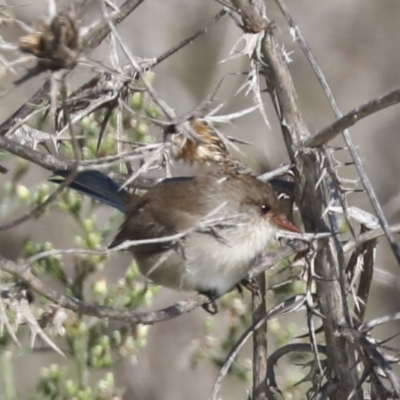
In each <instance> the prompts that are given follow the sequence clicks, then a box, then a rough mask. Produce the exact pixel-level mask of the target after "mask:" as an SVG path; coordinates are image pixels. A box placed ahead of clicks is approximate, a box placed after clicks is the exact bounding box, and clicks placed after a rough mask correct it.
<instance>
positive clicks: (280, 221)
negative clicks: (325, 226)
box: [272, 214, 301, 233]
mask: <svg viewBox="0 0 400 400" xmlns="http://www.w3.org/2000/svg"><path fill="white" fill-rule="evenodd" d="M272 221H273V222H274V223H275V224H276V225H277V226H278V227H279V228H282V229H286V230H287V231H291V232H296V233H301V230H300V229H299V228H298V227H297V226H296V225H295V224H293V223H292V222H290V221H289V220H288V219H287V218H286V217H285V216H284V215H283V214H278V215H277V216H275V217H273V218H272Z"/></svg>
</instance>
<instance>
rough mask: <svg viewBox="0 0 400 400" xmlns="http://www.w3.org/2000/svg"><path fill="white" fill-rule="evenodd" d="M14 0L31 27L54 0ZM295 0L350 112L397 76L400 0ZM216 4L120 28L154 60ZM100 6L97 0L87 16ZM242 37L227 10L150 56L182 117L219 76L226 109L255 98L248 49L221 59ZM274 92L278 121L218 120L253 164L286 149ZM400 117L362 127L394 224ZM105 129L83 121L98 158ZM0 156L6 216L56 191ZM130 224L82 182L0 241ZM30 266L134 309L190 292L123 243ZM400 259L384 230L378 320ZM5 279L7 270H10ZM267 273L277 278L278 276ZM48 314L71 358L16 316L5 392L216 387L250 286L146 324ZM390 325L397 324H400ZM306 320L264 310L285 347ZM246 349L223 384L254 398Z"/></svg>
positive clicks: (0, 376)
mask: <svg viewBox="0 0 400 400" xmlns="http://www.w3.org/2000/svg"><path fill="white" fill-rule="evenodd" d="M11 3H12V4H11ZM64 3H65V2H64ZM93 3H95V2H93ZM8 4H9V5H12V6H17V7H15V8H13V9H11V10H10V12H11V13H12V14H13V15H15V16H16V17H17V18H18V19H20V20H22V21H24V22H25V23H26V24H29V25H35V24H37V23H38V21H39V20H40V18H42V16H43V15H46V14H47V4H46V2H45V1H42V0H36V1H35V2H32V3H31V4H27V3H26V2H25V1H23V0H13V1H12V2H8ZM60 4H62V2H60ZM266 5H267V7H268V14H269V15H270V17H271V18H272V19H273V20H274V21H275V23H276V26H277V28H276V32H275V34H276V36H277V38H278V40H279V41H282V42H284V43H285V48H286V51H287V52H291V58H292V60H293V61H292V63H291V64H290V66H289V67H290V70H291V73H292V75H293V79H294V82H295V85H296V89H297V91H298V94H299V104H300V108H301V110H302V112H303V115H304V117H305V119H306V122H307V123H308V125H309V127H310V130H311V132H317V131H318V130H320V129H321V128H323V127H325V126H327V125H328V124H329V123H331V122H332V121H333V119H334V117H333V114H332V112H331V111H330V108H329V105H328V103H327V101H326V100H325V97H324V95H323V92H322V90H321V88H320V86H319V85H318V83H317V80H316V79H315V77H314V75H313V72H312V71H311V68H310V67H309V65H308V63H307V62H306V60H305V58H304V56H303V55H302V54H301V52H300V50H299V49H298V47H297V45H296V44H295V43H293V41H292V39H291V37H290V34H289V30H288V27H287V25H286V23H285V22H284V21H283V19H282V16H281V15H280V14H279V12H278V10H277V9H276V5H275V3H274V2H273V1H271V0H267V1H266ZM287 5H288V7H289V8H290V10H291V12H292V15H293V17H294V18H295V20H296V22H297V24H298V25H299V27H300V29H301V30H302V32H303V35H304V36H305V38H306V40H307V41H308V44H309V45H310V47H311V49H312V51H313V52H314V54H315V56H316V58H317V60H318V62H319V63H320V66H321V68H322V69H323V71H324V73H325V74H326V76H327V79H328V81H329V83H330V84H331V86H332V88H333V90H334V93H335V95H336V97H337V100H338V102H339V105H340V107H341V109H342V110H343V111H344V112H346V111H349V110H351V109H353V108H355V107H356V106H358V105H360V104H363V103H365V102H366V101H368V100H370V99H373V98H376V97H378V96H380V95H382V94H383V93H386V92H388V91H390V90H393V89H394V88H396V87H398V82H400V68H399V63H400V52H399V50H398V41H397V40H396V39H397V37H398V35H400V24H399V23H398V21H399V19H400V5H399V3H398V1H395V0H386V1H385V2H376V1H372V0H347V1H343V0H339V1H324V2H315V1H311V0H301V1H298V0H297V1H293V0H288V1H287ZM219 8H220V6H219V5H218V4H216V3H215V2H213V1H191V2H188V1H185V0H170V1H168V2H166V1H163V0H147V1H145V2H144V3H143V4H142V5H141V6H140V7H139V8H138V9H137V10H136V11H135V12H134V13H133V14H132V15H131V16H129V17H128V18H127V20H126V21H124V22H123V23H122V24H121V26H120V27H119V32H120V33H121V35H122V36H123V38H124V41H125V43H127V44H128V46H129V48H130V49H131V51H132V52H133V54H134V55H135V56H138V57H146V58H151V57H155V56H157V55H159V54H161V53H162V52H164V51H165V50H167V49H169V48H170V47H171V46H172V45H174V44H175V43H177V42H179V41H180V40H181V39H183V38H185V37H187V36H189V35H190V34H191V33H193V32H194V31H195V30H196V29H198V28H199V27H201V26H203V25H204V24H205V23H206V22H207V21H209V20H210V19H211V18H212V17H213V16H214V15H215V14H216V12H217V11H218V10H219ZM99 16H100V14H99V10H98V8H97V7H96V6H95V4H94V5H93V7H90V8H89V12H88V15H87V16H86V17H85V18H83V20H82V23H83V24H85V23H88V22H89V21H90V20H92V19H93V18H96V17H99ZM0 32H1V35H2V37H3V38H4V39H5V40H7V41H12V42H15V41H17V39H18V37H19V36H21V34H22V33H23V32H22V31H21V30H20V29H19V28H18V26H16V25H14V24H10V23H6V22H5V23H4V24H3V26H1V31H0ZM240 35H241V32H240V30H239V29H238V28H237V27H236V26H234V24H232V22H231V21H230V20H229V19H228V18H225V19H222V20H221V21H220V22H219V23H218V24H217V25H216V26H214V27H212V28H211V29H210V30H209V31H208V33H207V34H206V35H203V36H201V37H200V38H198V39H197V40H196V41H195V42H194V43H192V44H191V45H190V46H187V47H185V48H184V49H182V50H181V51H179V52H178V53H177V54H175V55H174V56H173V57H171V58H169V59H168V60H167V61H166V62H164V63H162V64H161V65H160V66H159V67H157V68H156V69H155V71H154V72H155V76H154V77H153V79H154V85H155V88H156V90H157V91H158V93H159V94H160V96H161V97H162V98H163V99H164V100H165V101H166V102H167V104H169V105H170V106H172V107H174V108H175V110H176V111H177V113H178V114H179V115H182V114H183V113H185V112H188V111H190V110H191V109H193V108H194V107H196V106H197V105H198V104H199V103H201V101H202V100H203V99H204V98H205V96H206V95H207V94H208V93H209V92H210V91H211V89H212V88H213V87H214V86H215V84H216V83H217V82H218V81H219V80H220V79H221V77H224V81H223V84H222V87H221V89H220V91H219V92H218V95H217V100H218V101H219V102H224V103H225V106H224V108H223V111H224V112H226V113H229V112H233V111H236V110H240V109H243V108H245V107H246V106H250V105H251V104H252V99H251V98H250V96H249V97H247V98H246V97H245V96H243V95H242V94H240V95H237V96H236V95H235V93H236V91H237V89H238V88H239V87H240V85H241V83H242V82H243V75H241V74H240V72H243V71H247V70H248V65H247V60H245V59H244V58H237V59H234V60H230V61H227V62H224V63H221V62H220V61H221V60H224V59H226V58H227V57H228V55H229V52H230V51H231V49H232V47H233V45H234V44H235V42H236V41H237V40H238V39H239V37H240ZM109 54H110V43H109V42H108V41H105V42H104V43H103V44H102V45H101V46H100V47H99V48H98V49H96V51H95V52H94V56H95V58H96V59H98V60H100V61H102V62H105V63H107V60H108V58H109ZM22 73H23V70H22V69H21V74H22ZM0 74H1V78H0V83H1V85H2V87H3V88H7V87H8V83H9V82H12V81H13V80H15V78H16V77H15V76H14V75H11V74H9V73H8V72H6V71H5V70H0ZM88 76H89V75H88V73H87V72H85V71H81V70H79V72H78V71H74V73H73V79H72V80H71V84H72V85H75V86H76V85H79V84H80V83H82V82H84V81H85V80H87V79H88ZM43 81H44V77H39V78H35V79H32V80H30V81H28V82H27V83H25V84H24V85H22V86H20V87H18V88H16V89H14V90H12V91H11V92H10V93H9V94H8V95H7V96H5V97H3V98H0V121H3V120H4V119H5V118H7V117H8V116H9V115H10V114H11V113H12V112H13V111H14V110H15V109H16V108H17V107H19V106H20V105H21V104H22V103H24V102H25V101H26V99H27V98H28V97H29V96H30V95H31V94H32V93H33V92H34V91H35V90H36V89H37V88H38V87H39V86H40V84H41V83H42V82H43ZM265 103H266V109H267V114H268V117H269V119H270V123H271V130H268V131H266V128H265V125H264V123H263V120H262V117H261V116H260V115H259V114H258V113H257V112H255V113H252V114H250V115H247V116H245V117H243V118H241V119H240V120H238V121H237V122H235V124H234V125H227V126H225V127H224V128H223V129H224V133H226V134H228V135H232V136H235V137H238V138H241V139H245V140H247V141H251V142H252V143H253V144H254V145H253V146H246V147H242V151H243V154H242V155H241V157H242V159H243V161H244V162H245V163H246V164H248V165H249V166H250V167H251V168H252V169H253V171H254V172H255V173H261V172H265V171H266V170H270V169H272V168H275V167H277V166H279V165H280V164H281V163H283V162H288V157H287V154H286V150H285V147H284V144H283V140H282V135H281V133H280V132H279V129H278V125H277V120H276V118H275V113H274V111H273V109H272V106H271V104H270V102H269V99H268V96H265ZM131 104H132V106H133V107H136V108H137V109H141V108H142V107H150V108H151V107H152V105H151V104H149V103H148V102H147V99H146V98H142V97H140V96H138V95H136V96H133V98H132V99H131ZM154 112H156V111H154ZM93 124H94V125H93ZM399 124H400V118H399V113H398V107H392V108H389V109H386V110H384V111H383V112H380V113H377V114H374V115H373V116H372V117H370V118H367V119H365V120H363V121H361V122H360V123H358V124H356V125H355V126H354V127H353V128H352V129H351V134H352V137H353V138H354V140H355V142H356V144H357V145H358V146H359V151H360V154H361V155H362V157H363V161H364V164H365V167H366V169H367V172H368V175H369V177H370V179H371V181H372V183H373V186H374V188H375V189H376V191H377V194H378V196H379V199H380V201H381V203H382V205H383V207H384V211H385V214H386V216H387V218H388V219H389V222H390V223H395V222H399V185H398V183H397V176H398V175H399V173H400V161H399V157H398V151H399V149H400V136H399ZM95 126H96V121H95V120H94V119H90V118H89V119H87V120H85V121H84V122H83V123H82V133H84V134H85V135H86V136H87V138H88V141H87V154H88V157H90V155H91V154H94V152H95V149H96V144H97V137H96V135H95ZM111 129H112V124H111ZM149 129H150V128H149V127H148V126H147V124H146V123H145V121H143V120H140V119H132V120H131V121H129V127H128V128H127V129H126V134H127V135H128V136H129V137H130V138H135V139H136V140H143V141H146V140H148V138H149V137H150V136H149V135H152V134H155V135H157V134H159V132H158V133H157V132H153V131H149ZM335 144H337V145H342V143H341V140H340V139H337V140H336V141H335ZM113 146H115V143H114V142H113V140H112V135H108V136H107V137H106V138H105V140H104V141H103V147H102V151H103V152H104V154H109V153H110V152H112V149H113ZM63 151H65V152H66V153H68V151H70V150H68V147H67V148H66V149H64V150H63ZM0 161H1V163H2V164H3V165H5V166H7V168H9V169H10V172H9V173H8V174H7V175H1V174H0V199H1V201H0V222H5V221H9V220H11V219H12V218H14V217H16V216H18V215H20V214H22V213H23V212H24V211H26V210H28V209H29V207H31V206H32V205H33V204H40V203H41V202H42V201H43V199H44V198H45V197H46V196H47V195H48V193H49V190H50V184H48V183H46V179H47V177H48V175H49V174H48V172H47V171H44V170H42V169H41V168H39V167H37V166H28V165H27V162H25V161H22V160H18V159H16V158H15V157H14V156H10V155H8V154H5V153H0ZM342 161H348V160H347V159H343V160H342ZM180 172H181V171H180ZM341 175H342V176H345V177H348V178H355V177H356V174H355V172H354V171H353V170H352V168H351V167H349V168H345V169H343V170H341ZM349 202H350V204H354V205H357V206H359V207H361V208H363V209H366V210H370V205H369V203H368V200H367V199H366V198H365V195H364V194H357V195H352V197H350V198H349ZM119 222H121V215H118V214H117V213H113V212H112V211H111V210H110V209H108V208H107V207H101V206H97V205H95V204H93V203H91V202H90V201H87V200H85V201H83V200H82V199H81V197H80V196H79V195H77V194H76V193H73V192H70V191H68V192H64V193H63V194H62V196H60V201H59V202H57V203H54V204H53V205H52V206H51V208H50V209H49V210H48V211H47V213H46V214H45V215H44V216H42V217H41V218H40V220H29V221H28V222H27V223H24V224H22V225H20V226H18V227H16V228H15V229H12V230H9V231H5V232H0V254H2V255H3V256H4V257H6V258H9V259H13V260H17V259H18V258H19V257H27V256H30V255H33V254H36V253H38V252H40V251H43V250H46V249H50V248H53V247H54V248H70V247H80V248H87V249H92V248H96V246H97V245H98V244H100V243H102V244H105V243H107V242H108V241H109V240H110V237H111V235H112V234H113V233H114V232H115V229H116V227H117V226H118V223H119ZM33 268H34V270H35V272H36V273H37V274H38V275H39V276H40V277H42V278H43V279H44V281H45V282H46V284H48V285H51V287H53V288H55V289H58V290H60V288H62V287H66V288H68V290H69V294H70V295H73V296H75V297H78V298H82V299H90V300H92V301H96V302H97V303H98V304H104V305H109V306H118V307H129V308H135V307H138V306H139V309H140V310H147V309H156V308H161V307H165V306H167V305H169V304H172V303H173V302H175V301H177V300H178V299H182V298H185V296H186V295H185V294H180V293H176V292H173V291H170V290H167V289H162V290H160V289H159V288H158V287H153V286H149V287H147V285H146V283H145V282H144V280H143V279H142V278H140V277H139V275H138V271H137V269H136V267H135V265H134V263H132V261H131V260H130V256H129V255H127V254H118V255H115V254H114V255H113V256H112V259H111V260H110V259H108V258H106V257H105V256H98V255H96V256H93V255H92V256H78V255H75V256H70V257H64V258H63V261H62V262H61V261H60V259H59V258H58V257H53V258H49V259H46V260H42V261H40V262H37V263H35V264H34V266H33ZM397 268H398V267H397V266H396V264H395V261H394V259H393V257H392V254H391V252H390V251H388V247H387V245H386V244H385V242H384V241H381V242H380V244H379V247H378V253H377V262H376V272H375V277H376V279H375V280H374V283H373V289H372V294H371V296H372V298H371V299H370V302H369V307H368V310H367V318H368V319H369V318H372V317H375V316H378V315H382V314H387V313H389V312H393V311H397V308H398V307H397V304H398V303H397V301H398V300H399V290H398V289H399V287H400V281H399V279H398V278H397ZM390 274H391V275H390ZM1 277H2V279H3V281H4V279H6V277H5V276H3V275H2V276H1ZM270 279H271V280H270V283H271V284H272V282H274V281H273V279H276V278H273V277H271V278H270ZM300 285H301V284H300ZM301 289H302V288H301V286H300V287H296V285H292V286H291V287H289V288H284V289H283V290H281V291H280V292H272V291H271V292H270V293H269V295H268V296H269V297H268V300H269V305H273V304H274V302H275V301H277V299H279V298H280V296H282V295H284V294H285V293H284V290H288V291H290V293H293V292H297V291H299V290H301ZM282 291H283V294H282ZM37 300H38V299H35V301H37ZM50 311H52V312H54V313H58V319H54V320H57V321H58V324H56V323H54V324H53V325H54V326H53V327H52V328H53V336H52V337H53V339H54V340H55V343H56V344H57V345H58V346H59V348H60V349H61V350H62V351H63V352H64V353H65V354H66V357H62V356H60V355H58V354H57V353H55V352H54V351H53V350H52V349H50V348H49V347H48V346H47V345H46V344H45V343H44V342H43V341H42V340H41V339H40V338H37V339H36V341H35V344H34V349H33V350H32V349H31V338H30V332H29V329H28V328H27V327H24V326H21V327H20V328H19V329H18V339H19V340H20V341H21V343H22V347H21V348H18V347H17V346H15V344H13V343H12V341H11V339H10V337H9V336H8V335H7V334H3V336H2V337H1V341H0V346H1V349H0V370H1V371H2V372H1V373H0V399H4V400H11V399H17V398H18V399H25V398H32V399H75V398H76V399H82V400H84V399H118V398H124V399H141V400H158V399H163V400H168V399H171V400H172V399H173V400H180V399H182V400H183V399H185V400H186V399H193V400H196V399H205V398H207V397H208V395H209V391H210V389H211V386H212V384H213V382H214V379H215V377H216V374H217V371H218V367H219V366H220V365H221V362H222V360H223V359H224V355H226V354H227V351H228V350H229V349H230V348H231V347H232V345H233V343H234V342H235V339H237V337H238V335H239V334H240V333H241V332H242V331H243V330H244V328H245V327H247V326H248V325H249V323H250V303H249V298H248V295H247V294H246V295H245V297H243V298H242V297H240V296H239V295H238V294H237V293H236V292H233V293H230V294H228V295H227V296H225V297H224V298H223V299H222V300H221V311H220V313H219V314H218V315H216V316H214V317H210V316H208V315H207V314H206V313H205V312H204V311H203V310H196V311H194V312H192V313H190V314H184V315H182V316H180V317H179V318H176V319H173V320H171V321H167V322H163V323H160V324H156V325H154V326H150V327H146V326H135V325H133V324H132V325H129V324H124V323H116V322H109V321H102V320H98V319H96V318H92V317H86V316H82V315H75V314H73V313H70V312H69V311H64V310H58V309H56V308H54V309H52V310H49V309H46V310H44V309H43V310H40V309H38V310H37V313H38V315H39V316H41V318H42V319H44V318H45V317H46V313H48V312H50ZM17 317H18V316H14V318H17ZM392 328H393V329H394V330H390V332H391V333H393V332H394V331H395V330H396V328H397V327H391V329H392ZM385 329H387V327H386V328H385ZM305 332H306V327H305V322H304V315H303V314H298V315H296V316H290V317H287V318H283V319H280V320H279V321H277V320H274V321H272V322H270V323H269V333H270V335H271V340H272V342H273V343H275V345H281V344H283V343H285V342H288V341H289V340H290V339H291V338H292V337H293V336H295V335H298V334H301V333H305ZM386 333H387V332H385V330H383V329H382V332H380V334H381V335H382V337H384V336H385V334H386ZM272 348H273V347H272ZM250 357H251V349H250V346H248V348H245V350H244V351H243V352H242V354H241V356H240V359H239V362H238V363H236V364H235V366H234V368H232V371H231V375H230V378H229V379H228V381H227V382H226V383H225V384H224V386H223V390H222V394H221V397H222V398H226V399H232V400H233V399H243V398H245V396H246V389H248V388H249V385H250V380H249V379H250V374H251V358H250ZM287 361H289V362H286V363H282V364H279V368H278V372H279V373H278V379H279V380H280V387H283V388H286V389H287V391H286V392H285V397H286V398H288V399H289V398H301V396H302V394H303V393H304V388H303V387H302V386H299V387H293V386H292V385H293V384H294V383H296V382H297V381H299V380H300V379H302V377H304V372H303V371H302V370H301V369H300V368H298V367H295V366H294V365H293V361H296V360H293V359H290V360H287Z"/></svg>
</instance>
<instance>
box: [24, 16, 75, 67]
mask: <svg viewBox="0 0 400 400" xmlns="http://www.w3.org/2000/svg"><path fill="white" fill-rule="evenodd" d="M18 47H19V49H20V50H21V51H22V52H24V53H28V54H32V55H34V56H35V57H36V58H37V59H38V67H40V68H41V69H50V70H58V69H61V68H73V67H74V66H75V65H76V58H77V53H78V51H79V49H80V40H79V26H78V22H77V20H76V18H75V17H74V15H73V14H72V13H68V12H60V13H58V14H56V15H55V17H54V18H53V19H52V20H51V21H50V23H49V24H45V23H43V24H42V25H41V27H40V29H39V30H38V31H36V32H34V33H31V34H28V35H26V36H22V37H21V38H20V40H19V45H18Z"/></svg>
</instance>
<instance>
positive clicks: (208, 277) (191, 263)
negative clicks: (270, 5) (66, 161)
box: [50, 170, 299, 298]
mask: <svg viewBox="0 0 400 400" xmlns="http://www.w3.org/2000/svg"><path fill="white" fill-rule="evenodd" d="M69 173H70V171H67V170H63V171H57V172H56V175H55V176H53V177H52V178H51V179H50V180H51V181H53V182H57V183H61V182H62V181H64V180H65V179H66V177H68V175H69ZM70 187H72V188H74V189H77V190H79V191H81V192H83V193H84V194H86V195H89V196H91V197H93V198H95V199H97V200H100V201H101V202H103V203H107V204H109V205H111V206H113V207H115V208H117V209H119V210H120V211H122V212H124V213H125V214H126V218H125V221H124V223H123V224H122V225H121V227H120V230H119V232H118V234H117V236H116V237H115V239H114V241H113V242H112V243H111V245H110V247H115V246H118V245H120V244H122V243H124V242H125V241H141V240H147V241H148V242H146V243H140V242H139V243H138V244H135V245H132V246H130V247H129V251H130V252H131V253H132V254H133V256H134V257H135V259H136V262H137V265H138V267H139V269H140V271H141V273H142V274H143V275H144V276H146V277H147V278H149V279H151V280H152V281H154V282H155V283H157V284H159V285H162V286H166V287H170V288H174V289H178V290H195V291H198V292H201V293H205V294H207V295H208V296H209V297H211V298H213V297H215V296H220V295H222V294H224V293H226V292H228V291H230V290H231V289H232V288H234V287H235V286H236V285H237V284H238V283H239V282H240V281H241V280H243V279H244V278H246V275H247V273H248V271H249V269H250V268H251V266H252V265H253V263H254V261H255V260H256V259H257V257H259V256H260V255H261V254H262V253H263V252H264V251H265V250H266V249H267V246H268V244H270V243H271V242H273V241H274V240H275V232H276V230H277V229H279V228H281V229H287V230H290V231H294V232H299V229H298V228H297V227H296V226H295V225H293V224H292V223H291V222H289V221H288V220H287V219H286V217H285V216H284V215H282V214H280V213H279V212H278V199H277V196H276V194H275V192H274V190H273V188H272V186H271V185H270V184H269V183H265V182H262V181H260V180H258V179H257V178H255V177H254V176H252V175H249V174H229V173H226V172H224V173H221V172H220V173H211V174H207V175H200V176H197V177H180V178H172V179H166V180H165V181H163V182H161V183H159V184H157V185H156V186H154V187H153V188H151V189H149V190H148V191H147V193H146V194H144V195H143V196H138V195H135V194H130V193H128V192H127V191H126V190H124V189H120V187H119V185H118V184H117V183H116V182H114V181H113V180H111V179H110V178H108V177H107V176H106V175H104V174H103V173H101V172H99V171H84V172H81V173H79V174H78V175H77V176H76V178H75V179H74V181H73V182H72V183H71V184H70ZM179 235H181V236H179ZM169 236H174V238H171V240H164V239H163V238H166V237H169Z"/></svg>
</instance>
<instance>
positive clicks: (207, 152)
mask: <svg viewBox="0 0 400 400" xmlns="http://www.w3.org/2000/svg"><path fill="white" fill-rule="evenodd" d="M164 140H165V141H169V142H170V143H171V144H172V146H171V155H172V157H173V158H174V159H175V160H183V161H184V162H187V163H189V164H193V163H194V162H199V163H207V162H212V163H217V164H220V163H223V162H224V161H225V160H228V159H229V158H230V155H229V152H228V149H227V147H226V145H225V143H224V142H223V139H222V138H221V137H220V135H218V133H217V132H216V130H215V129H214V128H213V126H212V125H211V124H209V123H207V122H206V121H205V120H204V119H201V118H197V117H190V118H189V119H188V120H187V121H185V122H183V123H181V124H173V125H169V126H168V127H167V128H166V129H165V130H164Z"/></svg>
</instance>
